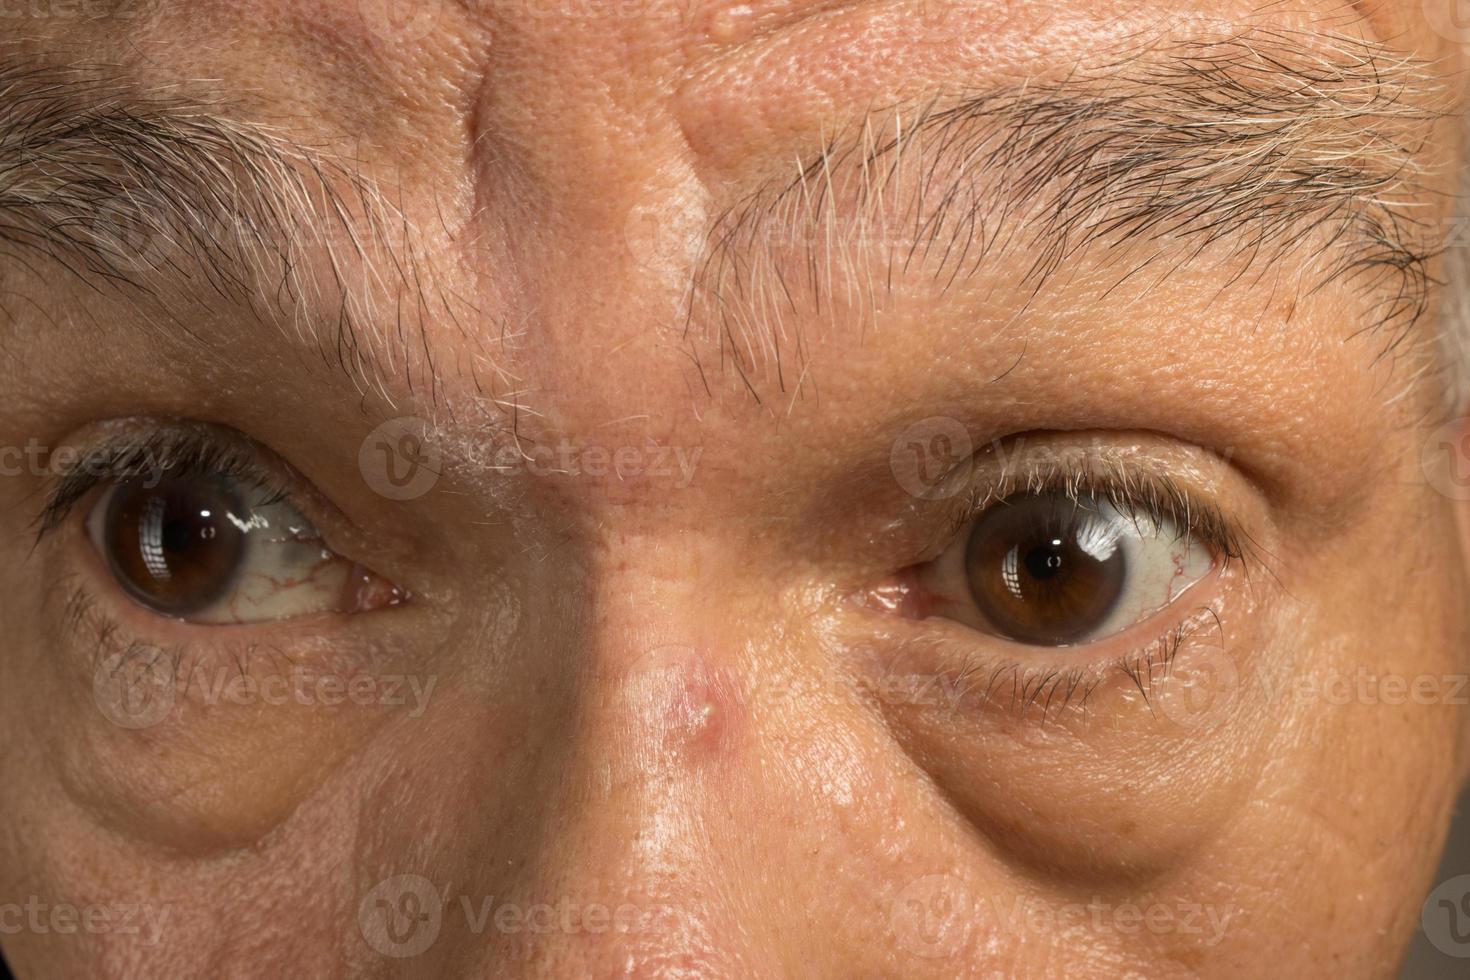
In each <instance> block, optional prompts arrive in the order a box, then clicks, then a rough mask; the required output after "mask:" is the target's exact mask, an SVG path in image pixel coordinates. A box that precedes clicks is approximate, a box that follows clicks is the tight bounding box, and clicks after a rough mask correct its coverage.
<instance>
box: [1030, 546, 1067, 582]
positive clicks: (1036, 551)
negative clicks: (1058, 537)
mask: <svg viewBox="0 0 1470 980" xmlns="http://www.w3.org/2000/svg"><path fill="white" fill-rule="evenodd" d="M1061 545H1062V542H1060V541H1053V542H1051V543H1050V544H1044V545H1041V546H1040V547H1037V548H1032V549H1031V551H1030V553H1029V554H1027V555H1026V571H1027V572H1028V573H1029V574H1030V576H1031V577H1032V578H1034V579H1042V580H1045V579H1049V578H1051V577H1052V576H1054V575H1056V574H1057V573H1058V572H1060V571H1061V570H1062V554H1061V551H1060V550H1059V549H1060V548H1061Z"/></svg>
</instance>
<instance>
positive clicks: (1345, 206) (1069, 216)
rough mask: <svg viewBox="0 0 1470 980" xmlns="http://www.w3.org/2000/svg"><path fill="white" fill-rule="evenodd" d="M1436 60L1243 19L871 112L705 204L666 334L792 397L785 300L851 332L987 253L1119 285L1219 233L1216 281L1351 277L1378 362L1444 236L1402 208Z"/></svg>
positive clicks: (949, 280)
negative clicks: (705, 235) (1063, 69)
mask: <svg viewBox="0 0 1470 980" xmlns="http://www.w3.org/2000/svg"><path fill="white" fill-rule="evenodd" d="M1433 68H1434V66H1433V65H1431V64H1427V63H1423V62H1417V61H1413V60H1410V59H1407V58H1404V57H1402V56H1399V55H1395V54H1393V53H1392V52H1390V51H1389V50H1388V49H1386V48H1384V47H1382V46H1379V45H1376V44H1371V43H1367V42H1363V41H1357V40H1350V39H1341V38H1331V39H1329V38H1324V37H1322V36H1320V35H1319V36H1312V37H1310V38H1309V37H1307V36H1305V35H1300V34H1294V33H1291V32H1278V31H1266V30H1252V31H1250V32H1249V33H1244V34H1239V35H1236V36H1232V37H1226V38H1221V39H1218V40H1191V41H1171V42H1165V43H1159V42H1152V43H1147V44H1144V43H1137V44H1135V45H1134V46H1132V47H1130V48H1129V49H1127V50H1124V51H1122V52H1117V53H1115V54H1113V55H1111V56H1109V57H1108V58H1107V60H1106V61H1105V62H1103V63H1101V64H1100V65H1098V66H1096V67H1091V68H1078V69H1076V70H1074V71H1072V72H1071V73H1070V74H1068V75H1066V76H1065V77H1063V78H1060V79H1058V80H1051V81H1032V82H1029V83H1026V84H1018V85H1014V86H1010V87H1007V88H1004V89H1000V90H990V91H984V92H979V93H964V92H961V93H957V94H951V95H940V96H937V97H933V98H931V99H929V100H928V101H926V102H924V103H923V104H919V105H902V106H896V107H888V108H884V109H879V110H874V111H872V112H869V113H868V114H867V116H866V117H865V118H864V119H863V120H862V121H861V123H860V124H859V125H857V126H856V127H851V128H849V129H848V130H846V131H844V132H842V133H840V134H839V135H837V136H835V137H833V138H831V139H829V140H826V141H825V142H824V143H823V144H822V146H821V147H820V149H819V150H818V151H816V152H814V153H813V155H812V156H811V157H810V158H809V159H806V160H804V161H800V162H799V163H798V165H797V166H796V168H795V174H794V176H789V177H784V178H779V179H776V180H774V181H772V182H771V183H769V184H767V185H766V186H764V187H762V188H761V189H759V190H757V191H756V192H755V193H753V194H752V195H750V196H749V197H748V198H747V199H745V200H744V201H742V202H741V203H740V204H738V205H737V206H736V207H733V208H731V209H730V210H729V211H728V212H727V213H725V214H724V215H723V216H722V217H721V219H720V220H719V221H718V222H717V224H716V227H715V229H714V232H713V233H712V234H711V236H710V238H709V240H708V247H707V248H706V250H705V252H704V255H703V257H702V259H701V265H700V269H699V273H698V275H697V277H696V278H695V280H694V283H693V285H692V287H691V290H690V292H689V295H688V302H687V304H686V311H687V312H686V328H685V329H686V336H687V335H688V334H689V333H690V332H691V331H693V330H695V329H696V328H698V329H709V330H711V331H714V332H717V333H718V337H717V338H707V339H709V340H710V342H711V347H713V346H714V343H718V345H719V346H718V350H719V357H720V361H721V366H733V367H734V369H735V370H736V371H737V372H739V373H740V376H741V378H742V379H743V380H744V382H745V385H746V387H748V388H749V389H750V390H751V392H752V393H754V392H755V391H756V387H755V386H754V385H753V384H752V383H751V381H750V377H751V376H752V375H754V374H755V373H756V372H765V373H767V374H770V373H774V376H775V378H776V379H777V380H778V381H779V383H780V388H781V391H783V392H786V393H788V394H792V395H793V397H795V396H799V395H800V381H798V383H797V386H796V391H795V392H794V393H792V392H790V391H789V390H788V384H789V381H790V379H792V378H793V377H804V376H805V370H806V364H805V357H804V345H803V342H802V337H801V335H800V333H799V331H798V328H797V327H795V326H794V325H793V324H794V323H796V322H799V319H800V318H799V317H796V316H793V314H795V313H797V312H798V311H805V312H807V313H817V314H820V313H821V312H822V311H823V307H824V305H830V304H831V302H832V301H833V300H834V299H839V298H840V299H843V300H844V301H845V302H846V303H847V304H849V305H850V306H856V307H858V308H859V309H860V311H861V315H862V316H863V317H864V322H863V327H864V328H867V327H868V326H869V323H868V319H869V318H871V317H872V316H873V315H875V313H876V311H877V308H878V307H879V305H880V303H881V301H882V299H883V298H884V297H885V296H886V294H887V293H888V292H889V291H891V289H892V287H893V285H894V284H895V283H896V282H897V281H898V280H899V279H900V278H901V277H903V276H905V275H911V274H915V273H920V272H922V274H925V275H929V276H932V277H933V278H934V279H935V280H936V281H937V282H938V283H939V285H940V287H941V289H947V288H948V287H950V286H952V285H954V284H955V283H956V282H957V281H960V280H965V279H969V278H970V277H973V276H975V275H976V273H978V272H980V271H981V270H982V269H984V268H985V263H986V259H987V258H988V257H991V256H993V255H996V254H997V253H1000V252H1008V251H1017V250H1019V251H1021V252H1022V253H1023V254H1024V255H1026V256H1027V257H1029V258H1030V259H1031V263H1030V265H1029V268H1028V269H1027V271H1026V273H1025V274H1024V277H1023V279H1022V281H1021V286H1023V287H1024V288H1025V289H1026V290H1028V291H1029V293H1030V296H1031V297H1032V298H1033V299H1034V298H1035V296H1036V294H1037V293H1039V292H1040V291H1041V290H1043V289H1045V288H1048V287H1049V286H1051V285H1053V284H1054V283H1055V282H1056V281H1058V280H1060V279H1063V278H1065V275H1066V274H1067V273H1068V272H1069V271H1070V270H1071V269H1072V268H1073V266H1074V263H1075V264H1076V265H1077V267H1085V268H1087V269H1088V270H1089V271H1096V270H1098V269H1099V267H1102V268H1106V267H1107V266H1109V265H1117V266H1119V270H1118V279H1117V283H1121V282H1122V281H1123V280H1126V279H1129V278H1131V277H1134V276H1138V275H1140V274H1142V273H1143V272H1145V270H1147V269H1150V268H1153V267H1156V266H1160V265H1162V267H1163V268H1162V270H1161V271H1162V272H1163V273H1164V274H1165V275H1167V272H1168V270H1169V269H1173V268H1178V267H1181V266H1183V265H1184V264H1185V263H1188V262H1190V261H1192V260H1195V259H1198V258H1199V257H1200V256H1202V255H1203V254H1205V253H1206V252H1207V250H1211V249H1224V252H1222V253H1218V254H1219V256H1220V258H1221V259H1222V260H1223V261H1227V262H1230V263H1232V264H1231V266H1230V268H1231V278H1230V282H1231V283H1232V284H1233V283H1235V282H1237V281H1239V280H1240V279H1241V278H1242V277H1245V276H1246V275H1248V274H1249V273H1251V272H1252V271H1253V270H1254V271H1256V272H1259V271H1261V270H1265V269H1269V268H1272V267H1277V266H1278V265H1279V263H1281V262H1283V261H1285V260H1287V259H1293V258H1296V259H1300V258H1302V257H1303V256H1307V255H1310V256H1311V257H1312V261H1313V262H1314V263H1316V265H1314V266H1313V269H1312V271H1313V274H1314V276H1315V282H1313V283H1311V284H1310V285H1309V288H1320V287H1321V286H1324V285H1326V284H1327V283H1329V282H1334V281H1338V280H1343V279H1349V280H1352V281H1353V282H1354V283H1355V284H1356V285H1357V286H1359V287H1360V288H1361V289H1362V290H1363V291H1364V294H1365V295H1366V296H1368V297H1370V298H1369V299H1368V301H1367V302H1368V306H1369V309H1368V310H1367V321H1368V324H1369V325H1368V326H1366V327H1365V328H1364V329H1363V332H1383V333H1384V336H1385V340H1384V343H1383V347H1382V350H1381V352H1380V353H1379V355H1378V356H1379V357H1397V356H1398V355H1399V354H1400V353H1404V352H1405V350H1406V348H1404V346H1403V345H1404V341H1405V340H1406V339H1408V338H1409V337H1410V336H1411V335H1413V333H1414V331H1413V326H1414V324H1416V323H1418V322H1419V320H1420V319H1421V318H1422V317H1423V314H1424V313H1425V311H1426V309H1427V308H1428V306H1429V302H1430V292H1431V290H1430V286H1431V281H1430V279H1429V275H1428V272H1427V269H1428V267H1429V262H1430V260H1431V259H1432V258H1433V256H1434V255H1435V254H1436V253H1437V251H1438V249H1439V245H1440V242H1441V239H1442V232H1443V228H1442V225H1441V224H1440V223H1439V222H1438V221H1436V220H1426V219H1424V218H1421V217H1419V216H1417V215H1416V214H1415V213H1414V208H1415V207H1416V205H1415V204H1414V203H1412V202H1414V199H1415V198H1416V197H1421V196H1423V195H1424V194H1426V193H1427V192H1428V191H1427V188H1428V186H1429V184H1428V182H1427V181H1426V180H1425V175H1424V174H1423V173H1422V170H1423V166H1422V163H1421V157H1422V153H1423V151H1424V149H1425V145H1426V140H1427V138H1428V136H1429V134H1430V131H1431V128H1432V125H1433V124H1434V123H1435V122H1436V121H1438V120H1439V119H1441V118H1443V117H1444V116H1445V115H1446V114H1447V106H1448V104H1449V102H1448V92H1447V90H1446V87H1445V86H1443V85H1442V84H1441V83H1440V82H1439V81H1438V80H1437V78H1436V75H1435V73H1434V70H1433ZM1419 206H1422V205H1419ZM1210 254H1211V256H1212V257H1213V256H1215V255H1216V254H1217V253H1215V252H1211V253H1210ZM853 258H857V259H858V260H859V263H858V265H857V266H856V267H854V266H853V265H852V264H851V261H850V260H851V259H853ZM875 259H876V261H874V260H875ZM1083 259H1085V260H1086V262H1085V263H1084V262H1082V261H1081V260H1083ZM1317 265H1320V268H1318V267H1317ZM845 266H846V268H844V267H845ZM838 291H842V295H841V296H840V297H839V296H838V295H835V294H836V293H837V292H838ZM694 346H695V347H696V348H697V346H698V345H697V344H696V345H694ZM792 352H794V353H795V357H796V359H797V363H796V365H795V366H794V367H792V366H789V365H783V363H782V362H783V359H785V358H787V357H789V356H791V354H792ZM696 365H698V366H699V370H700V373H701V376H702V377H703V376H704V368H703V366H702V365H699V362H698V361H697V360H696ZM707 386H708V381H707V380H706V387H707ZM757 397H759V396H758V395H757Z"/></svg>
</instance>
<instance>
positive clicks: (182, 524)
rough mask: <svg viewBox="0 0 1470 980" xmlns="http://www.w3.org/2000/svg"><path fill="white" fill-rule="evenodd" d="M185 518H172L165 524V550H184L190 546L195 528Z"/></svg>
mask: <svg viewBox="0 0 1470 980" xmlns="http://www.w3.org/2000/svg"><path fill="white" fill-rule="evenodd" d="M186 520H187V519H184V520H172V521H169V522H168V523H167V524H165V525H164V526H163V550H164V551H183V550H184V549H185V548H187V547H189V543H190V541H191V540H192V539H193V537H194V535H193V534H192V533H191V532H192V531H193V530H194V529H193V528H192V527H191V526H190V525H189V524H187V523H186Z"/></svg>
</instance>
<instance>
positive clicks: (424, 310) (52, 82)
mask: <svg viewBox="0 0 1470 980" xmlns="http://www.w3.org/2000/svg"><path fill="white" fill-rule="evenodd" d="M402 221H403V219H402V216H401V215H400V214H399V213H398V212H397V211H396V210H395V208H394V207H393V206H392V205H391V204H390V203H389V202H388V201H387V200H385V199H384V198H383V197H382V196H381V195H380V194H378V193H377V192H376V191H375V190H374V189H373V188H372V187H371V186H370V185H369V184H367V183H366V182H365V181H364V180H362V179H360V178H359V177H358V176H357V174H356V173H355V171H354V170H353V169H352V168H351V167H350V166H349V165H348V164H346V163H344V162H341V161H338V160H336V159H334V158H330V157H328V156H326V155H324V154H318V153H316V152H313V151H312V150H310V149H309V148H306V147H303V146H301V145H299V144H297V143H295V142H292V141H291V140H289V139H287V138H285V137H284V136H282V135H281V134H279V133H276V132H273V131H272V130H271V129H269V128H266V127H262V126H255V125H250V124H247V123H242V122H236V121H232V120H231V118H230V115H229V113H228V112H227V111H224V107H221V106H213V105H202V104H199V103H198V102H195V101H190V100H185V99H183V98H170V97H167V96H146V97H139V96H135V95H133V94H131V93H129V92H127V91H126V90H125V89H124V87H123V86H122V85H121V84H120V83H119V82H117V81H114V80H113V78H112V73H111V71H110V70H109V69H107V68H104V67H72V68H66V69H56V68H39V67H35V66H31V65H23V64H17V63H13V62H10V61H0V265H3V264H5V263H16V264H17V265H19V266H24V267H25V268H26V269H28V270H30V271H31V272H32V273H34V274H35V275H36V276H37V277H38V278H40V279H41V281H43V282H44V281H46V277H45V273H44V271H43V270H44V269H46V268H50V267H53V266H57V265H59V266H60V268H61V269H63V270H66V271H67V272H68V273H70V274H72V275H73V276H75V278H76V280H77V281H79V282H80V283H82V284H84V285H85V286H87V287H90V288H92V289H96V290H99V291H103V290H113V291H115V292H117V293H121V294H123V295H124V296H126V297H130V298H135V299H145V300H154V301H157V303H158V305H159V306H160V307H161V308H162V309H163V311H164V315H165V317H166V318H167V319H169V320H171V321H173V325H174V326H175V327H176V328H178V329H180V330H183V331H184V332H186V333H192V331H191V329H190V325H189V319H190V318H189V316H188V315H187V312H186V310H185V309H176V308H174V307H173V306H171V305H170V300H169V298H168V294H169V293H170V292H171V291H172V290H174V289H176V288H178V286H179V284H180V283H184V284H186V285H188V286H189V287H192V289H193V291H194V293H195V294H207V295H209V296H210V297H211V298H214V297H217V298H219V299H222V300H225V301H227V302H229V303H230V304H232V307H244V308H248V309H249V311H250V312H251V313H252V314H253V315H254V316H255V317H256V318H257V319H260V320H262V321H266V322H270V323H274V324H277V325H279V326H281V327H282V328H283V329H284V330H287V331H289V332H292V333H294V334H295V335H296V339H297V340H298V341H299V342H301V343H303V344H306V345H312V346H315V347H316V349H317V351H318V353H319V354H320V356H321V358H322V360H323V361H325V362H327V363H329V364H331V365H333V366H334V367H338V368H340V369H341V370H342V373H343V374H345V375H346V376H347V377H348V378H349V379H351V383H352V384H353V385H355V386H356V387H357V390H358V391H359V392H364V391H366V390H367V389H368V388H369V387H371V388H373V389H376V390H377V392H378V393H379V394H380V395H382V396H383V397H385V398H386V399H387V400H388V401H389V403H390V404H391V403H392V401H393V398H392V396H391V395H390V394H389V386H388V382H389V381H390V380H392V381H393V382H395V385H394V387H398V385H397V382H401V383H402V386H405V387H406V388H407V389H408V390H409V391H411V392H412V391H414V390H415V389H421V388H424V387H428V388H429V389H430V391H437V383H436V381H437V379H436V378H435V377H434V371H433V360H432V355H431V354H430V353H429V350H428V345H427V342H426V341H424V340H423V335H422V329H423V325H424V322H425V320H426V319H427V316H428V313H429V308H430V306H431V304H436V303H438V302H442V297H437V296H434V295H433V294H432V293H431V292H430V291H429V289H428V288H427V287H426V286H425V277H424V275H423V274H422V273H421V270H420V269H419V267H418V265H417V263H416V262H415V260H414V259H413V257H412V255H411V254H406V253H404V252H403V251H402V250H401V249H399V248H397V247H394V246H391V245H390V244H389V243H390V240H391V239H392V238H393V235H392V232H393V231H394V230H395V227H396V223H401V222H402ZM399 237H402V238H404V239H407V237H408V236H406V235H404V236H399ZM374 260H376V261H374ZM349 266H352V267H356V268H357V269H360V270H361V272H362V273H363V274H364V275H363V276H359V277H358V278H357V279H356V280H354V279H353V278H351V277H350V276H349V275H348V269H349ZM0 272H3V269H0ZM364 277H365V278H366V280H367V281H365V278H364ZM3 282H4V276H3V275H0V283H3ZM374 286H376V287H377V288H378V289H379V290H380V291H381V292H382V293H383V294H384V295H387V296H390V297H392V298H393V300H394V302H396V304H397V306H398V315H397V317H396V322H394V323H391V324H384V323H383V322H381V318H380V317H378V316H376V315H375V311H374V309H373V303H372V301H371V300H370V299H369V298H368V293H369V291H370V290H371V289H372V288H373V287H374ZM10 295H11V294H10V292H9V289H8V288H7V289H6V290H5V291H4V292H0V312H7V313H8V312H9V311H7V310H5V309H4V306H3V303H4V301H5V300H6V299H7V298H9V297H10ZM405 297H408V298H407V300H405ZM188 301H189V302H197V301H198V296H197V295H194V296H191V297H190V298H189V300H188ZM405 302H406V303H407V305H408V307H409V309H408V310H407V311H405V309H404V304H405ZM323 311H325V312H323ZM451 315H452V314H451ZM413 328H417V330H416V332H417V333H418V336H410V335H409V330H410V329H413ZM415 347H417V348H419V350H420V351H421V352H422V357H418V358H414V357H411V356H410V350H411V349H412V348H415Z"/></svg>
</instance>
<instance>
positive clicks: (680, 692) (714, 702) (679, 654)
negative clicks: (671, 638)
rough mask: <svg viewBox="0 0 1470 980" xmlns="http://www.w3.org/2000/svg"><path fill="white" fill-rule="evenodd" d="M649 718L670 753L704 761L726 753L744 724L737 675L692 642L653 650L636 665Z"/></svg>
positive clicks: (741, 692) (658, 737) (636, 684)
mask: <svg viewBox="0 0 1470 980" xmlns="http://www.w3.org/2000/svg"><path fill="white" fill-rule="evenodd" d="M632 673H633V674H634V675H635V676H634V677H633V678H631V680H632V683H633V684H634V685H635V686H636V687H637V688H638V689H639V690H640V693H641V695H642V696H641V697H640V700H642V701H643V702H644V706H645V712H646V715H645V720H646V722H647V723H648V724H650V725H652V726H654V728H655V729H656V732H657V735H656V737H657V739H658V741H659V743H660V746H661V748H662V749H663V750H664V751H665V752H666V753H669V754H670V756H671V757H675V758H683V759H688V760H691V761H695V760H698V761H704V760H708V759H711V758H712V757H716V756H720V755H723V754H725V753H726V752H727V751H729V749H730V748H731V746H732V745H733V743H734V740H735V736H736V734H737V732H738V731H739V730H740V728H741V727H742V725H743V717H744V711H745V697H744V692H743V691H742V690H741V685H740V682H739V678H738V677H737V675H736V674H735V673H734V672H733V671H731V670H730V669H729V668H726V667H721V666H717V665H715V664H713V663H711V661H710V660H709V658H708V657H706V656H704V655H703V654H701V653H700V652H699V651H698V650H696V649H695V648H693V647H688V646H666V647H659V648H656V649H654V650H650V651H649V652H648V653H647V654H645V655H644V656H643V657H641V658H639V660H638V661H637V662H636V663H635V664H634V665H633V667H632Z"/></svg>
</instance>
